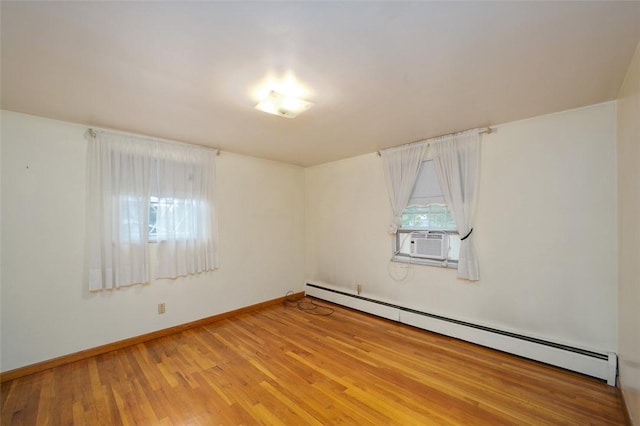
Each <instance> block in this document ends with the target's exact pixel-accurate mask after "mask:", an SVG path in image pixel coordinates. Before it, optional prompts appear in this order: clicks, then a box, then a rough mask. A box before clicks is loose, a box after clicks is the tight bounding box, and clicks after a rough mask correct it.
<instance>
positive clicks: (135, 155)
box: [87, 130, 218, 291]
mask: <svg viewBox="0 0 640 426" xmlns="http://www.w3.org/2000/svg"><path fill="white" fill-rule="evenodd" d="M88 138H89V140H90V143H89V149H88V151H87V162H88V165H89V166H88V167H87V172H88V176H87V180H88V182H89V184H90V187H91V188H92V190H91V191H89V196H88V199H87V203H88V205H87V209H88V211H89V218H88V220H89V232H88V233H87V238H88V244H87V245H88V248H89V289H90V290H91V291H99V290H106V289H113V288H118V287H120V286H125V285H132V284H139V283H148V282H150V281H151V274H150V266H149V262H148V259H149V250H150V247H149V245H148V244H147V242H148V241H151V240H154V241H156V242H157V243H158V244H157V245H156V246H155V247H153V250H154V251H155V252H156V253H157V254H156V257H157V264H156V265H155V266H154V268H153V269H154V270H153V272H154V274H153V275H154V278H156V279H158V278H177V277H181V276H186V275H190V274H196V273H200V272H204V271H210V270H213V269H215V268H216V267H217V245H218V244H217V235H216V234H217V233H216V217H215V157H216V153H217V151H216V150H210V149H205V148H201V147H196V146H191V145H186V144H180V143H171V142H166V141H161V140H156V139H150V138H142V137H137V136H132V135H125V134H121V133H114V132H108V131H102V130H99V131H91V132H88Z"/></svg>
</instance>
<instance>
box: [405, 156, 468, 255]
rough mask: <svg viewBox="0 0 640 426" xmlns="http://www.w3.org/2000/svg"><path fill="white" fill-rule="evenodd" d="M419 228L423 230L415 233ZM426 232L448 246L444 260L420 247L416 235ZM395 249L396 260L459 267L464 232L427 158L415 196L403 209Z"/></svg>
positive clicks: (419, 235) (418, 179)
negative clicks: (459, 228) (453, 214)
mask: <svg viewBox="0 0 640 426" xmlns="http://www.w3.org/2000/svg"><path fill="white" fill-rule="evenodd" d="M416 231H422V232H421V233H420V234H413V233H414V232H416ZM425 231H430V234H431V237H429V238H433V240H434V242H435V241H437V242H438V244H439V245H438V248H440V247H444V252H445V253H444V256H443V257H444V259H439V258H438V257H439V256H437V255H433V252H431V251H429V252H424V251H421V250H419V249H416V247H417V246H418V244H419V243H420V241H418V240H416V238H414V237H426V234H425ZM412 241H413V243H412ZM412 244H413V245H414V249H413V252H412ZM440 244H442V246H440ZM393 252H394V257H393V258H394V260H396V261H401V262H411V263H419V264H426V265H438V266H447V267H457V263H458V255H459V253H460V235H459V234H458V231H457V229H456V224H455V221H454V220H453V217H452V216H451V214H450V212H449V209H448V208H447V204H446V202H445V200H444V196H443V195H442V190H441V189H440V185H439V183H438V177H437V175H436V171H435V166H434V163H433V160H424V161H423V162H422V164H421V165H420V171H419V172H418V177H417V179H416V184H415V186H414V188H413V192H412V194H411V198H410V199H409V202H408V204H407V208H406V209H404V211H403V212H402V225H401V226H400V227H399V228H398V232H397V233H396V237H395V240H394V251H393Z"/></svg>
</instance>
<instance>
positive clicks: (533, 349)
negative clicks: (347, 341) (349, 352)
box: [305, 283, 618, 386]
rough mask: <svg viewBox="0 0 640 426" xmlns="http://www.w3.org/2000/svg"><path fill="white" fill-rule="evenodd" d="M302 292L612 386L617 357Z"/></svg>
mask: <svg viewBox="0 0 640 426" xmlns="http://www.w3.org/2000/svg"><path fill="white" fill-rule="evenodd" d="M305 290H306V291H305V292H306V294H307V295H309V296H312V297H315V298H318V299H322V300H326V301H328V302H332V303H335V304H338V305H342V306H346V307H349V308H352V309H356V310H359V311H362V312H366V313H369V314H372V315H376V316H379V317H382V318H386V319H389V320H392V321H397V322H400V323H403V324H407V325H411V326H414V327H417V328H421V329H424V330H428V331H432V332H434V333H438V334H443V335H445V336H449V337H454V338H457V339H460V340H464V341H467V342H471V343H475V344H478V345H481V346H486V347H489V348H492V349H497V350H499V351H503V352H507V353H510V354H514V355H518V356H521V357H524V358H528V359H532V360H535V361H539V362H543V363H545V364H550V365H554V366H557V367H561V368H564V369H567V370H571V371H576V372H578V373H582V374H586V375H588V376H591V377H596V378H598V379H601V380H606V382H607V384H609V385H610V386H615V383H616V374H617V369H618V366H617V363H618V359H617V356H616V354H615V353H613V352H609V353H602V352H595V351H591V350H585V349H581V348H575V347H572V346H567V345H563V344H559V343H554V342H549V341H546V340H542V339H538V338H533V337H529V336H524V335H521V334H516V333H511V332H507V331H503V330H498V329H495V328H491V327H485V326H482V325H477V324H472V323H469V322H465V321H459V320H456V319H452V318H446V317H443V316H440V315H434V314H430V313H427V312H421V311H417V310H414V309H409V308H405V307H402V306H398V305H394V304H392V303H387V302H382V301H379V300H375V299H371V298H368V297H363V296H361V295H357V294H352V293H348V292H345V291H341V290H336V289H332V288H328V287H325V286H322V285H318V284H314V283H307V285H306V289H305Z"/></svg>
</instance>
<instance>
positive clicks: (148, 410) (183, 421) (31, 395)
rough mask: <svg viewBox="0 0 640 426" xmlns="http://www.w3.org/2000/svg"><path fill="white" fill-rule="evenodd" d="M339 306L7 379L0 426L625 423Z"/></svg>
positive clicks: (553, 388) (554, 375) (453, 348)
mask: <svg viewBox="0 0 640 426" xmlns="http://www.w3.org/2000/svg"><path fill="white" fill-rule="evenodd" d="M319 303H321V304H323V305H329V304H328V303H325V302H319ZM330 306H331V307H332V308H333V309H334V310H335V312H334V313H333V314H332V315H331V316H318V315H310V314H308V313H305V312H302V311H300V310H298V309H296V308H294V307H284V306H273V307H269V308H265V309H263V310H260V311H258V312H254V313H249V314H242V315H240V316H238V317H235V318H231V319H226V320H223V321H219V322H216V323H213V324H209V325H206V326H201V327H197V328H193V329H190V330H186V331H183V332H181V333H178V334H175V335H172V336H168V337H163V338H161V339H157V340H153V341H150V342H146V343H140V344H138V345H135V346H132V347H129V348H126V349H121V350H117V351H114V352H111V353H107V354H103V355H99V356H96V357H93V358H89V359H86V360H82V361H77V362H74V363H72V364H69V365H64V366H60V367H56V368H54V369H51V370H47V371H43V372H40V373H37V374H33V375H30V376H25V377H22V378H19V379H15V380H12V381H8V382H5V383H3V384H2V388H1V390H2V395H1V401H2V405H1V406H2V417H1V418H2V425H48V424H49V425H67V424H73V425H120V424H122V425H129V424H134V425H217V424H224V425H234V424H247V425H252V424H269V425H272V424H273V425H277V424H285V425H304V424H312V425H333V424H339V423H347V424H358V425H368V424H373V425H389V424H401V425H414V424H415V425H429V424H434V425H447V424H459V425H485V424H486V425H502V424H517V425H523V424H526V425H545V424H554V425H555V424H575V425H586V424H602V425H619V424H624V422H625V419H624V414H623V408H622V405H621V400H620V399H619V396H618V393H617V390H616V389H615V388H613V387H610V386H607V385H606V384H605V383H603V382H600V381H598V380H595V379H591V378H588V377H585V376H581V375H579V374H575V373H572V372H567V371H564V370H560V369H557V368H554V367H550V366H546V365H542V364H539V363H536V362H532V361H528V360H523V359H520V358H516V357H513V356H510V355H506V354H503V353H500V352H497V351H494V350H491V349H486V348H482V347H479V346H475V345H472V344H468V343H465V342H461V341H458V340H455V339H451V338H447V337H443V336H440V335H436V334H432V333H428V332H425V331H421V330H417V329H414V328H411V327H408V326H404V325H401V324H397V323H393V322H390V321H386V320H383V319H380V318H376V317H372V316H369V315H366V314H362V313H359V312H355V311H352V310H349V309H345V308H341V307H338V306H333V305H330Z"/></svg>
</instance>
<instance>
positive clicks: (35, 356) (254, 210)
mask: <svg viewBox="0 0 640 426" xmlns="http://www.w3.org/2000/svg"><path fill="white" fill-rule="evenodd" d="M0 118H1V122H2V129H1V134H0V136H1V138H0V141H1V144H2V145H1V149H2V157H1V160H2V163H1V174H2V176H1V183H2V197H1V198H2V199H1V203H2V217H1V220H2V225H1V232H2V235H1V245H0V247H1V248H0V250H1V252H2V259H1V261H2V265H1V267H2V268H1V280H2V281H1V282H2V289H1V290H2V292H1V315H0V317H1V327H2V330H1V347H2V348H1V361H0V362H1V365H0V369H1V370H2V371H9V370H12V369H15V368H18V367H22V366H25V365H29V364H33V363H36V362H39V361H43V360H47V359H51V358H54V357H57V356H61V355H65V354H69V353H73V352H77V351H80V350H83V349H87V348H92V347H96V346H99V345H103V344H107V343H111V342H114V341H118V340H122V339H125V338H128V337H133V336H137V335H140V334H144V333H148V332H151V331H155V330H159V329H163V328H167V327H171V326H174V325H178V324H182V323H185V322H189V321H193V320H197V319H200V318H204V317H208V316H211V315H215V314H218V313H222V312H226V311H230V310H233V309H236V308H239V307H243V306H248V305H251V304H254V303H258V302H262V301H265V300H269V299H273V298H276V297H280V296H283V295H284V294H285V293H286V292H287V291H288V290H294V291H301V290H302V288H303V283H304V270H303V261H304V255H303V250H304V237H303V236H304V215H303V214H302V212H303V211H304V170H303V169H302V168H299V167H295V166H289V165H284V164H280V163H275V162H270V161H265V160H259V159H255V158H251V157H245V156H239V155H234V154H230V153H226V152H223V153H222V155H221V156H220V157H218V159H217V178H218V204H219V230H220V269H219V270H216V271H213V272H208V273H204V274H200V275H197V276H192V277H188V278H181V279H178V280H158V281H155V282H152V283H151V284H149V285H145V286H133V287H129V288H122V289H120V290H115V291H107V292H102V293H90V292H89V291H88V290H87V285H86V274H85V267H84V264H85V257H84V244H85V241H84V239H85V231H84V227H85V193H86V191H85V154H86V144H87V142H86V141H85V140H84V138H83V134H84V132H85V130H86V127H84V126H80V125H75V124H71V123H65V122H60V121H54V120H48V119H44V118H39V117H33V116H28V115H23V114H18V113H13V112H8V111H2V113H1V117H0ZM153 260H154V259H153V258H152V264H153ZM160 302H165V303H166V306H167V312H166V314H164V315H158V314H157V304H158V303H160Z"/></svg>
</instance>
